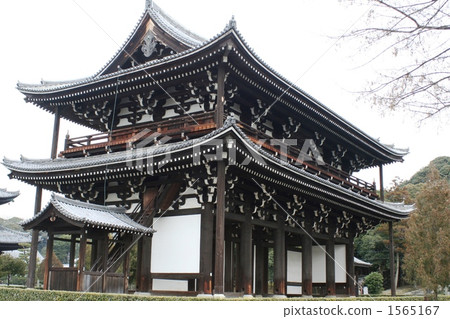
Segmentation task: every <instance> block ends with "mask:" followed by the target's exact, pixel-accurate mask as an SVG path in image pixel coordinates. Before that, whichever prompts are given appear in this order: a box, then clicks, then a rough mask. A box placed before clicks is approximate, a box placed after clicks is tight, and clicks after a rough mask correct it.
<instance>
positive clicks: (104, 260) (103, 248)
mask: <svg viewBox="0 0 450 319" xmlns="http://www.w3.org/2000/svg"><path fill="white" fill-rule="evenodd" d="M108 239H109V238H108V233H107V232H105V235H104V237H103V239H102V240H101V241H100V242H101V245H100V247H101V252H102V268H101V269H100V271H101V272H102V292H106V288H107V287H106V285H107V276H106V272H107V268H108V248H109V243H108Z"/></svg>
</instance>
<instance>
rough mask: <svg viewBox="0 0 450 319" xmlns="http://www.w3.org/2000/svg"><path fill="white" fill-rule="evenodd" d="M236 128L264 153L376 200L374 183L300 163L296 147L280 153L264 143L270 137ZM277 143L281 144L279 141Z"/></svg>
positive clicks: (324, 166) (325, 166)
mask: <svg viewBox="0 0 450 319" xmlns="http://www.w3.org/2000/svg"><path fill="white" fill-rule="evenodd" d="M238 126H239V127H240V128H241V129H242V130H243V131H244V132H245V133H246V135H247V136H248V137H249V138H250V140H251V141H252V142H254V143H255V144H258V145H261V147H263V148H264V149H265V150H266V151H269V153H272V154H274V155H275V154H277V155H278V156H282V157H284V158H286V159H289V160H291V161H292V162H293V163H294V165H300V166H301V167H303V168H304V169H305V170H306V171H308V172H310V173H312V174H314V175H317V176H319V177H321V178H324V179H327V180H329V181H331V182H333V183H335V184H339V185H341V186H342V187H345V188H348V189H351V190H353V191H355V192H359V193H361V194H362V195H365V196H369V197H371V198H378V194H377V192H376V187H375V184H374V183H368V182H366V181H364V180H362V179H359V178H357V177H355V176H352V175H350V174H348V173H347V172H344V171H341V170H338V169H337V168H335V167H333V166H331V165H329V164H327V163H322V164H320V165H318V164H313V163H311V162H306V161H302V160H301V158H302V156H301V150H300V149H299V148H298V147H295V146H291V145H286V149H287V150H288V152H287V153H285V152H282V151H281V150H280V149H279V148H276V147H275V146H274V145H271V144H268V143H266V141H267V140H270V139H271V137H270V136H268V135H265V134H263V133H261V132H259V131H257V130H255V129H254V128H252V127H250V126H249V125H247V124H245V123H242V122H239V123H238ZM278 142H279V143H280V144H281V141H278Z"/></svg>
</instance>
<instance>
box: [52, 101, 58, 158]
mask: <svg viewBox="0 0 450 319" xmlns="http://www.w3.org/2000/svg"><path fill="white" fill-rule="evenodd" d="M59 124H60V116H59V106H55V120H54V123H53V139H52V152H51V158H52V159H55V158H56V157H57V155H58V153H57V150H58V138H59Z"/></svg>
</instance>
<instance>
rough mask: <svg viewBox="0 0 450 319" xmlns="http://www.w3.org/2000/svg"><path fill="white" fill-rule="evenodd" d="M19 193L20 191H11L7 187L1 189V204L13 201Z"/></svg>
mask: <svg viewBox="0 0 450 319" xmlns="http://www.w3.org/2000/svg"><path fill="white" fill-rule="evenodd" d="M19 195H20V192H19V191H16V192H9V191H7V190H6V189H0V205H2V204H6V203H9V202H11V201H13V200H14V199H15V198H16V197H17V196H19Z"/></svg>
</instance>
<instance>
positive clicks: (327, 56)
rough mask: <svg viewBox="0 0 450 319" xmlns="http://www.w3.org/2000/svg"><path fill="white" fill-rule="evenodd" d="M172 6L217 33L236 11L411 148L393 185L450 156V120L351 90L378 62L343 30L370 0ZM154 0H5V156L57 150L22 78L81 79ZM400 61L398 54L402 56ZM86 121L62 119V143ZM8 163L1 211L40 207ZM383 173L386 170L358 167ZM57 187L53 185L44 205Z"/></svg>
mask: <svg viewBox="0 0 450 319" xmlns="http://www.w3.org/2000/svg"><path fill="white" fill-rule="evenodd" d="M156 3H157V4H158V5H159V6H160V7H161V8H162V9H163V10H164V11H165V12H166V13H168V14H169V15H170V16H172V17H173V18H174V19H175V20H177V21H178V22H179V23H180V24H182V25H183V26H184V27H186V28H187V29H189V30H191V31H193V32H195V33H197V34H199V35H201V36H203V37H205V38H211V37H213V36H214V35H215V34H217V33H219V32H220V31H222V30H223V28H224V27H225V25H226V24H227V23H228V21H229V20H230V18H231V16H232V15H234V17H235V20H236V21H237V27H238V30H239V31H240V32H241V34H242V36H243V37H244V39H245V40H246V41H247V43H248V44H249V46H250V47H252V48H253V49H254V51H255V52H256V54H258V55H259V56H260V57H261V58H262V59H263V60H264V61H265V62H266V63H267V64H268V65H270V66H271V67H272V68H273V69H275V70H277V71H278V72H279V73H281V74H282V75H284V76H285V77H287V78H288V79H290V80H291V81H292V82H295V83H296V85H297V86H299V87H300V88H302V89H303V90H304V91H306V92H308V93H309V94H310V95H312V96H314V97H315V98H316V99H318V100H319V101H321V102H322V103H324V104H325V105H327V106H328V107H329V108H330V109H332V110H333V111H335V112H336V113H338V114H339V115H341V116H342V117H343V118H345V119H346V120H348V121H349V122H351V123H353V124H354V125H355V126H357V127H358V128H360V129H362V130H363V131H365V132H366V133H367V134H369V135H370V136H372V137H374V138H379V139H380V141H381V142H383V143H386V144H393V143H394V144H395V146H396V147H399V148H407V147H409V149H410V154H409V155H408V156H406V157H405V162H404V163H396V164H391V165H388V166H386V168H385V184H386V185H387V184H389V181H390V180H392V179H393V178H394V177H395V176H399V177H400V178H402V179H408V178H410V177H411V175H412V174H414V173H415V172H416V171H417V170H419V169H420V168H422V167H424V166H426V165H427V164H428V163H429V162H430V161H431V160H432V159H434V158H435V157H437V156H443V155H450V152H449V151H450V148H449V146H448V137H449V136H450V134H449V133H450V132H449V128H448V127H447V126H445V123H443V122H442V121H440V122H439V121H432V122H429V123H427V124H425V125H422V126H421V127H418V125H417V121H416V120H415V119H412V118H411V116H410V115H409V114H405V113H395V114H392V113H387V114H385V115H384V116H383V115H381V114H380V112H379V110H377V109H374V108H372V107H371V105H369V104H368V102H367V101H364V100H358V94H355V93H352V92H356V91H358V90H361V89H363V88H364V86H365V85H366V83H367V82H368V81H370V80H371V79H373V78H374V76H375V75H376V74H377V72H378V71H379V68H381V67H386V65H389V63H387V62H386V65H385V64H376V65H369V66H365V67H361V64H362V63H363V62H364V58H365V57H366V55H365V54H360V52H359V51H358V48H357V47H356V46H355V45H354V44H351V43H348V42H346V41H343V40H339V41H336V39H337V38H338V37H339V36H340V35H341V34H343V33H344V32H345V31H347V30H349V29H351V28H358V27H362V26H363V25H364V23H365V19H364V13H366V12H367V8H364V7H357V6H345V5H343V4H342V3H340V2H339V1H337V0H328V1H314V0H302V1H298V0H295V1H294V0H291V1H287V0H278V1H261V0H260V1H249V0H245V1H242V0H240V1H238V0H227V1H211V0H209V1H207V0H191V1H181V0H159V1H157V2H156ZM144 5H145V0H126V1H125V0H121V1H118V0H117V1H111V0H109V1H107V0H95V1H92V0H91V1H88V0H76V1H73V0H40V1H35V0H20V1H1V2H0V30H1V32H2V34H1V41H2V50H0V57H1V59H0V61H2V67H1V68H2V70H1V72H0V85H1V86H0V88H1V92H2V103H1V104H0V156H1V158H3V157H7V158H10V159H19V158H20V155H21V154H22V155H24V156H25V157H28V158H49V157H50V145H51V135H52V129H53V116H52V115H51V114H49V113H47V112H45V111H43V110H41V109H39V108H37V107H36V106H34V105H32V104H29V103H25V102H24V100H23V96H22V95H21V94H20V93H19V92H18V91H17V90H16V88H15V86H16V84H17V82H18V81H20V82H24V83H38V82H39V81H40V80H41V79H44V80H53V81H57V80H72V79H77V78H83V77H88V76H91V75H93V74H95V73H96V72H97V71H99V70H100V69H101V68H102V66H103V65H105V64H106V62H108V61H109V59H110V58H111V57H112V56H113V55H114V53H115V52H116V51H117V50H118V49H119V46H120V45H122V43H123V42H124V41H125V40H126V39H127V38H128V36H129V35H130V33H131V31H132V30H133V28H134V26H135V24H136V23H137V21H138V19H139V17H140V16H141V14H142V13H143V10H144ZM397 62H398V61H394V62H393V63H394V64H395V63H397ZM67 131H69V132H70V135H71V136H81V135H84V134H87V131H86V129H84V128H80V127H77V126H75V125H73V124H70V123H67V122H66V121H62V123H61V131H60V147H59V149H58V151H60V150H61V149H62V145H63V142H64V136H65V135H66V133H67ZM8 172H9V171H8V170H7V169H6V168H5V167H3V166H0V188H8V190H11V191H15V190H20V192H21V195H20V196H19V197H18V198H17V199H16V200H15V201H14V202H13V203H11V204H8V205H3V206H0V217H1V218H9V217H12V216H18V217H21V218H29V217H31V216H32V215H33V207H34V195H35V189H34V187H31V186H28V185H27V184H25V183H22V182H18V181H16V180H9V178H8V177H7V174H8ZM359 176H360V177H362V178H363V179H365V180H366V181H369V182H372V181H373V180H376V182H377V184H378V170H367V171H364V172H362V173H361V174H359ZM48 198H49V194H48V193H45V194H44V199H43V206H45V205H46V202H47V201H48Z"/></svg>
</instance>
